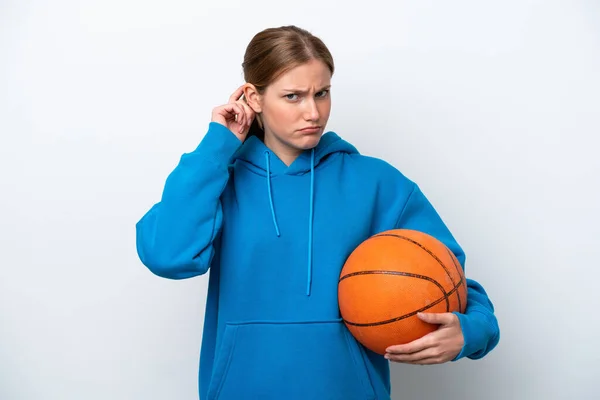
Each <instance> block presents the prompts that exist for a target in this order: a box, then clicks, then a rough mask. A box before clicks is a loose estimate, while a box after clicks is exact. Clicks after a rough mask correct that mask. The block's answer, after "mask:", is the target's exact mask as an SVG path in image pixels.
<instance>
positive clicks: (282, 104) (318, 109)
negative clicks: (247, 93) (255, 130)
mask: <svg viewBox="0 0 600 400" xmlns="http://www.w3.org/2000/svg"><path fill="white" fill-rule="evenodd" d="M330 82H331V72H330V71H329V68H327V65H325V64H324V63H323V62H322V61H318V60H311V61H309V62H308V63H306V64H302V65H300V66H297V67H295V68H293V69H291V70H289V71H287V72H286V73H284V74H282V75H281V76H280V77H279V78H278V79H277V80H276V81H274V82H273V83H271V84H270V85H269V86H267V88H266V89H265V91H264V93H263V94H262V95H257V96H256V103H258V104H257V107H253V108H257V109H255V111H257V112H260V113H261V118H262V123H263V128H264V131H265V144H266V145H267V146H268V147H269V148H271V149H272V150H273V151H274V152H275V153H276V154H277V155H278V156H279V157H280V158H282V160H283V161H284V162H286V163H288V162H287V161H286V160H285V159H284V158H287V159H288V160H289V161H290V163H291V161H293V159H295V157H297V156H298V155H299V154H300V153H301V152H302V151H303V150H305V149H311V148H313V147H315V146H316V145H317V144H318V143H319V140H320V139H321V135H322V134H323V132H324V130H325V126H326V125H327V120H328V119H329V113H330V111H331V97H330V94H329V89H330V87H331V83H330ZM288 165H289V163H288Z"/></svg>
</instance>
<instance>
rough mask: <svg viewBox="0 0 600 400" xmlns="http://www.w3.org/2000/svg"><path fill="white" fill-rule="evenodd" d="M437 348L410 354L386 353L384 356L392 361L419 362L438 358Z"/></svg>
mask: <svg viewBox="0 0 600 400" xmlns="http://www.w3.org/2000/svg"><path fill="white" fill-rule="evenodd" d="M439 357H440V354H439V350H438V349H436V348H428V349H425V350H423V351H419V352H416V353H412V354H386V355H385V358H387V359H388V360H390V361H394V362H401V363H411V364H413V363H419V362H421V361H423V360H426V359H432V358H439Z"/></svg>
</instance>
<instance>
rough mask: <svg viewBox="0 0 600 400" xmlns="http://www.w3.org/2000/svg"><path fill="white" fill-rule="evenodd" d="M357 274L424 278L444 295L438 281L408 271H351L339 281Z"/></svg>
mask: <svg viewBox="0 0 600 400" xmlns="http://www.w3.org/2000/svg"><path fill="white" fill-rule="evenodd" d="M357 275H400V276H408V277H410V278H417V279H424V280H426V281H429V282H431V283H433V284H434V285H436V286H437V287H438V289H440V290H441V291H442V294H443V295H444V296H446V290H445V289H444V287H443V286H442V285H441V284H440V283H439V282H438V281H436V280H435V279H433V278H431V277H429V276H425V275H419V274H413V273H410V272H401V271H387V270H375V271H358V272H351V273H349V274H346V275H344V276H342V277H341V278H340V280H339V282H341V281H343V280H344V279H346V278H351V277H353V276H357ZM339 282H338V283H339Z"/></svg>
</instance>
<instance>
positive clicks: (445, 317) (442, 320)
mask: <svg viewBox="0 0 600 400" xmlns="http://www.w3.org/2000/svg"><path fill="white" fill-rule="evenodd" d="M417 317H419V319H420V320H421V321H423V322H427V323H428V324H436V325H448V324H451V323H452V322H454V318H455V315H454V314H452V313H417Z"/></svg>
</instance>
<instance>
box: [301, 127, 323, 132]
mask: <svg viewBox="0 0 600 400" xmlns="http://www.w3.org/2000/svg"><path fill="white" fill-rule="evenodd" d="M320 129H321V127H320V126H307V127H306V128H302V129H300V132H302V133H315V132H318V131H319V130H320Z"/></svg>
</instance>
